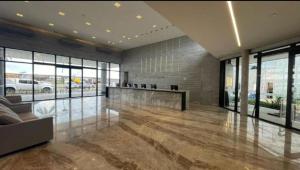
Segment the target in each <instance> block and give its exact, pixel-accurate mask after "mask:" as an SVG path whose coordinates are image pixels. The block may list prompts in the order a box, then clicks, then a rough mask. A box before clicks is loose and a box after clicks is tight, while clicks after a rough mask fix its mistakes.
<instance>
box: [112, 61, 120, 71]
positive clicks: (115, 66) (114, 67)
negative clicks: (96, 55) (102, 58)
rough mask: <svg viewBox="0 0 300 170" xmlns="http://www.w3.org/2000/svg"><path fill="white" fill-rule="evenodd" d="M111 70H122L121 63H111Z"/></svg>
mask: <svg viewBox="0 0 300 170" xmlns="http://www.w3.org/2000/svg"><path fill="white" fill-rule="evenodd" d="M110 70H112V71H120V64H114V63H110Z"/></svg>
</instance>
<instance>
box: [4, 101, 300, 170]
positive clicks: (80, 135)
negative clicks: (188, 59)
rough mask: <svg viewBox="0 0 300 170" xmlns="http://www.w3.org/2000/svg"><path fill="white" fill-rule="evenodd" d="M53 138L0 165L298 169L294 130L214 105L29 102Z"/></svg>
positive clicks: (299, 147)
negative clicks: (49, 124)
mask: <svg viewBox="0 0 300 170" xmlns="http://www.w3.org/2000/svg"><path fill="white" fill-rule="evenodd" d="M34 113H35V114H36V115H37V116H39V117H45V116H50V115H52V116H54V131H55V137H54V139H53V140H52V141H51V142H49V143H47V144H43V145H40V146H37V147H32V148H30V149H26V150H24V151H21V152H17V153H14V154H10V155H7V156H5V157H2V158H0V169H1V170H2V169H4V170H19V169H20V170H22V169H26V170H29V169H34V170H35V169H55V170H60V169H61V170H63V169H73V170H79V169H84V170H93V169H105V170H110V169H128V170H130V169H162V170H166V169H172V170H173V169H230V170H233V169H238V170H242V169H245V170H250V169H272V170H275V169H295V170H296V169H297V170H299V169H300V135H299V133H297V132H292V131H290V130H287V129H285V128H282V127H279V126H276V125H272V124H269V123H266V122H263V121H258V120H255V119H252V118H250V117H240V116H239V115H238V114H234V113H232V112H229V111H226V110H224V109H221V108H218V107H213V106H201V105H198V104H192V105H191V106H190V110H188V111H185V112H180V111H175V110H170V109H167V108H153V107H150V106H131V105H130V104H120V103H117V102H115V101H110V100H107V99H105V98H104V97H85V98H73V99H64V100H50V101H42V102H35V103H34Z"/></svg>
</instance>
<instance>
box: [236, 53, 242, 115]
mask: <svg viewBox="0 0 300 170" xmlns="http://www.w3.org/2000/svg"><path fill="white" fill-rule="evenodd" d="M241 87H242V57H240V58H239V77H238V93H237V95H238V102H237V111H238V112H240V111H241V108H240V107H241Z"/></svg>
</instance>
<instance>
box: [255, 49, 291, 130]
mask: <svg viewBox="0 0 300 170" xmlns="http://www.w3.org/2000/svg"><path fill="white" fill-rule="evenodd" d="M287 77H288V53H281V54H276V55H271V56H265V57H262V62H261V86H260V103H259V104H260V107H259V116H260V118H262V119H265V120H268V121H271V122H274V123H278V124H285V116H286V96H287Z"/></svg>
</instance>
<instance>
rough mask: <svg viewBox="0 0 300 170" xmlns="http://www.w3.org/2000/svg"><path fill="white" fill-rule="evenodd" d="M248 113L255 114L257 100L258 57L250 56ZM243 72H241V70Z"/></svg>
mask: <svg viewBox="0 0 300 170" xmlns="http://www.w3.org/2000/svg"><path fill="white" fill-rule="evenodd" d="M248 69H249V80H248V115H252V116H254V113H255V102H256V79H257V75H256V74H257V57H255V55H254V54H252V55H250V56H249V68H248ZM240 73H241V72H240Z"/></svg>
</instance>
